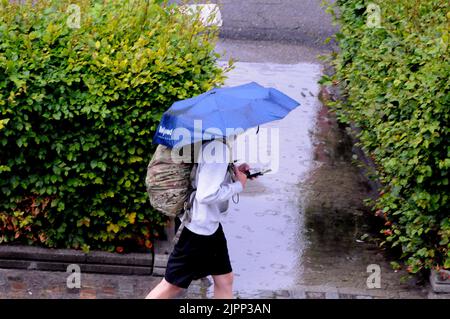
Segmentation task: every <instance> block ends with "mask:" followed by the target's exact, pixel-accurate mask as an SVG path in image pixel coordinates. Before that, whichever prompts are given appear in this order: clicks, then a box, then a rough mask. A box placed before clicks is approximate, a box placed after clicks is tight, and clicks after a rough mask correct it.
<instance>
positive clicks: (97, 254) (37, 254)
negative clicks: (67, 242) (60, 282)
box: [0, 245, 161, 275]
mask: <svg viewBox="0 0 450 319" xmlns="http://www.w3.org/2000/svg"><path fill="white" fill-rule="evenodd" d="M158 259H161V258H158ZM70 264H77V265H79V266H80V269H81V271H82V272H86V273H108V274H122V275H152V274H153V264H154V258H153V254H152V253H129V254H116V253H108V252H103V251H92V252H89V253H84V252H81V251H78V250H73V249H51V248H41V247H31V246H15V245H0V268H16V269H28V270H49V271H66V270H67V266H69V265H70ZM158 265H159V264H158Z"/></svg>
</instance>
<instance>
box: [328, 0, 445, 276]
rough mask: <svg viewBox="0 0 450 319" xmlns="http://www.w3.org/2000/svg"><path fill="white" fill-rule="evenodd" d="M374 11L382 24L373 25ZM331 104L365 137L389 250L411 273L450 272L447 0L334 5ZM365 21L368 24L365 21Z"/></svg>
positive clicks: (359, 0)
mask: <svg viewBox="0 0 450 319" xmlns="http://www.w3.org/2000/svg"><path fill="white" fill-rule="evenodd" d="M369 3H373V4H376V5H378V7H379V9H380V17H381V19H380V24H379V26H378V27H373V26H374V24H373V22H376V19H375V20H373V19H371V18H372V17H373V14H376V11H377V10H372V11H370V12H369V11H368V10H367V8H368V5H369ZM336 5H337V9H338V11H339V12H340V14H339V15H338V17H337V20H338V22H339V24H340V26H341V31H340V33H339V34H337V35H336V39H337V41H338V43H339V47H340V52H339V53H338V54H337V55H336V56H334V59H333V63H334V66H335V68H336V72H337V73H336V75H335V76H334V78H332V79H328V78H326V77H325V78H324V79H323V80H324V82H327V81H331V80H333V81H334V83H335V84H336V83H339V85H340V86H341V88H342V89H343V90H342V91H343V92H344V95H345V96H344V97H345V99H344V101H340V102H338V103H336V104H335V105H334V107H335V110H336V112H337V114H338V116H339V118H340V120H341V121H343V122H351V123H354V124H356V126H357V127H358V128H359V131H360V133H359V139H360V142H361V146H362V147H363V149H364V150H365V151H366V153H367V154H369V155H370V157H371V158H372V159H373V161H374V162H375V164H376V166H377V170H378V171H377V173H378V174H377V175H378V178H379V179H380V181H381V182H382V184H383V189H382V190H381V192H380V196H379V198H378V199H377V200H376V201H375V203H374V208H375V210H376V214H377V215H380V216H382V217H384V218H385V219H386V224H385V229H383V230H382V233H384V235H385V236H386V241H385V242H384V243H385V244H388V245H390V246H392V247H396V246H397V247H399V248H400V249H401V252H402V257H403V258H404V259H405V260H406V263H407V264H408V265H409V267H408V270H409V271H410V272H414V273H415V272H418V271H419V270H421V269H430V268H439V267H444V268H447V269H449V268H450V250H449V247H450V243H449V237H450V220H449V215H450V200H449V189H450V188H449V185H448V184H449V167H450V144H449V138H450V134H449V131H450V129H449V118H450V115H449V114H450V81H449V79H450V55H449V26H450V7H449V3H448V0H429V1H415V0H398V1H388V0H376V1H365V0H345V1H344V0H338V1H337V2H336ZM368 19H371V20H369V25H368V24H367V20H368Z"/></svg>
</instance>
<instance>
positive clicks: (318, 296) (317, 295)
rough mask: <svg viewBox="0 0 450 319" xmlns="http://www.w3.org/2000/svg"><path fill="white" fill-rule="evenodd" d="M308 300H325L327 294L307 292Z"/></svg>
mask: <svg viewBox="0 0 450 319" xmlns="http://www.w3.org/2000/svg"><path fill="white" fill-rule="evenodd" d="M306 299H325V293H324V292H312V291H307V292H306Z"/></svg>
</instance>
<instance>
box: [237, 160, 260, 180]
mask: <svg viewBox="0 0 450 319" xmlns="http://www.w3.org/2000/svg"><path fill="white" fill-rule="evenodd" d="M238 170H240V171H241V172H242V173H244V174H245V172H248V171H249V170H250V165H248V164H247V163H244V164H241V165H239V166H238ZM255 178H256V177H252V178H250V180H254V179H255ZM247 179H248V178H247Z"/></svg>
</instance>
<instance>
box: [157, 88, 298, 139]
mask: <svg viewBox="0 0 450 319" xmlns="http://www.w3.org/2000/svg"><path fill="white" fill-rule="evenodd" d="M297 106H299V103H298V102H297V101H295V100H293V99H291V98H290V97H288V96H287V95H285V94H284V93H282V92H280V91H278V90H276V89H274V88H265V87H263V86H261V85H259V84H257V83H255V82H252V83H248V84H244V85H240V86H235V87H229V88H216V89H213V90H211V91H208V92H206V93H203V94H200V95H198V96H196V97H193V98H190V99H187V100H182V101H178V102H175V103H174V104H173V105H172V106H171V107H170V108H169V109H168V110H167V111H166V112H165V113H164V114H163V116H162V119H161V122H160V124H159V126H158V128H157V131H156V134H155V136H154V137H153V143H155V144H162V145H165V146H168V147H170V148H173V147H182V146H185V145H187V144H193V143H196V142H199V141H201V140H209V139H212V138H215V137H227V136H229V135H232V134H236V132H239V131H240V132H243V131H245V130H246V129H248V128H251V127H256V126H258V125H260V124H264V123H268V122H271V121H275V120H279V119H282V118H284V117H285V116H286V115H287V114H289V112H290V111H292V110H293V109H294V108H296V107H297Z"/></svg>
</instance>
